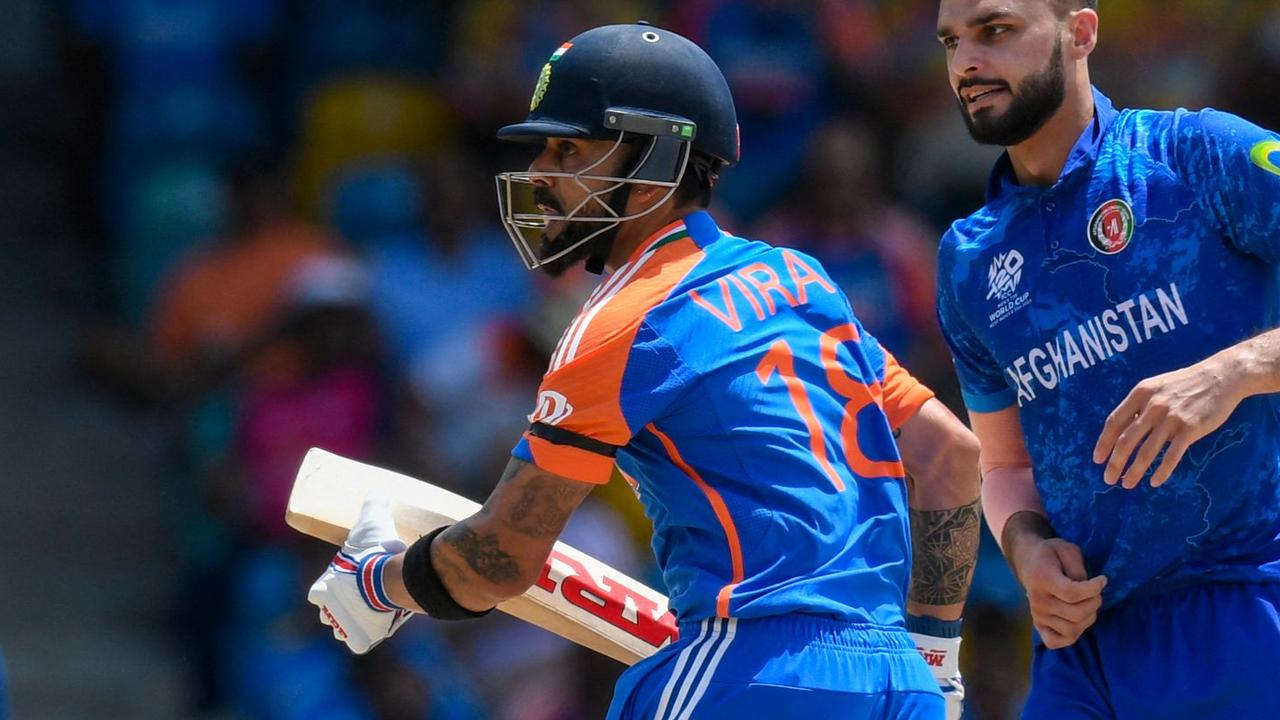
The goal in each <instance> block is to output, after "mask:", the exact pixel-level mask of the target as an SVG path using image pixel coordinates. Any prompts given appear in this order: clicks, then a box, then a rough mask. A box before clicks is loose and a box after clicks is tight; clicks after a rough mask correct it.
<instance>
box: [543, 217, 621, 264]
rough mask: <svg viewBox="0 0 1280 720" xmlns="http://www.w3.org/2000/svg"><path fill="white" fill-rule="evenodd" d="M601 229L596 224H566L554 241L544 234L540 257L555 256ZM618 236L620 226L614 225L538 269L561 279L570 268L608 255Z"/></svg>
mask: <svg viewBox="0 0 1280 720" xmlns="http://www.w3.org/2000/svg"><path fill="white" fill-rule="evenodd" d="M599 229H600V226H599V225H597V224H595V223H581V222H566V223H564V229H563V230H561V231H560V234H559V235H558V236H556V237H555V238H554V239H553V238H549V237H547V234H546V233H543V234H542V245H541V246H540V247H539V248H538V256H539V257H550V256H552V255H555V254H556V253H557V252H560V251H561V250H563V249H565V248H567V247H569V246H571V245H573V244H574V243H576V242H579V241H580V240H582V239H583V238H585V237H587V236H588V235H590V234H591V233H593V232H596V231H598V230H599ZM617 234H618V226H617V225H614V226H613V227H611V228H609V229H608V230H605V231H604V232H602V233H600V234H599V235H597V236H595V237H593V238H591V239H590V240H588V241H587V242H584V243H582V244H581V245H579V246H578V247H576V248H574V249H573V250H571V251H569V252H568V253H566V254H564V255H562V256H560V257H559V258H556V259H555V260H552V261H551V262H549V263H543V264H542V265H539V266H538V269H539V270H541V271H543V272H545V273H546V274H548V275H550V276H551V277H560V276H561V275H563V274H565V272H566V271H567V270H568V269H569V268H571V267H573V266H574V265H577V264H578V263H580V262H583V261H584V260H586V259H587V258H589V257H592V256H593V255H594V256H604V255H607V254H608V252H609V247H610V246H611V245H612V244H613V237H614V235H617Z"/></svg>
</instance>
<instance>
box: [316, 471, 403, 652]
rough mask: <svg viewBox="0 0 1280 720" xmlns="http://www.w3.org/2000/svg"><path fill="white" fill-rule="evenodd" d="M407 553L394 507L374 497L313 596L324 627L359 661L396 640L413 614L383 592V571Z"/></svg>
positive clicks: (384, 500) (319, 580)
mask: <svg viewBox="0 0 1280 720" xmlns="http://www.w3.org/2000/svg"><path fill="white" fill-rule="evenodd" d="M404 549H405V544H404V543H403V542H402V541H401V540H400V539H399V538H398V537H397V536H396V530H395V524H394V522H392V519H391V503H390V501H389V500H388V499H387V498H386V497H384V496H381V495H375V494H370V495H369V496H368V497H367V498H365V501H364V505H363V506H361V508H360V516H359V518H358V519H357V521H356V524H355V525H353V526H352V527H351V533H350V534H349V535H348V536H347V542H346V543H345V544H343V546H342V550H340V551H338V554H336V555H334V556H333V560H332V561H331V562H330V563H329V567H328V568H327V569H326V570H325V572H324V574H323V575H321V576H320V579H318V580H316V581H315V583H314V584H313V585H312V586H311V591H310V592H309V593H307V600H308V601H309V602H310V603H311V604H312V605H315V606H317V607H319V608H320V622H322V623H324V624H325V625H328V626H329V627H331V628H333V636H334V637H335V638H337V639H339V640H341V641H342V642H344V643H346V644H347V647H349V648H350V649H351V652H353V653H356V654H357V655H363V654H364V653H367V652H369V650H371V649H372V648H373V647H374V646H376V645H377V644H378V643H380V642H382V641H383V640H385V639H387V638H389V637H391V636H392V635H393V634H395V631H396V630H399V629H400V626H401V625H403V624H404V623H405V621H406V620H408V619H409V617H410V616H411V615H412V614H413V613H411V612H410V611H408V610H406V609H404V608H402V607H398V606H396V605H395V604H393V603H392V602H391V600H390V599H389V598H388V597H387V595H386V591H385V590H384V589H383V587H382V568H383V566H384V565H385V563H386V561H387V560H388V559H389V558H390V557H391V556H392V555H394V554H396V553H400V552H404Z"/></svg>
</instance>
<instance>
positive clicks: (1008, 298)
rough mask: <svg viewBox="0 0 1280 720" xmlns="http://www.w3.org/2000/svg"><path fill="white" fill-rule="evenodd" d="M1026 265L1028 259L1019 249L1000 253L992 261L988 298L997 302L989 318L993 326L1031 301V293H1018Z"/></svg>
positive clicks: (988, 274)
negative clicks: (1024, 257)
mask: <svg viewBox="0 0 1280 720" xmlns="http://www.w3.org/2000/svg"><path fill="white" fill-rule="evenodd" d="M1024 265H1026V260H1024V259H1023V257H1022V253H1020V252H1018V251H1017V250H1010V251H1009V252H1003V253H1000V254H999V255H996V256H995V258H994V259H993V260H992V261H991V267H990V268H989V269H988V270H987V299H988V300H995V301H996V303H997V304H996V309H995V310H994V311H992V312H991V314H990V315H989V316H988V318H987V319H988V320H990V321H991V326H992V327H995V326H996V325H998V324H999V323H1000V321H1002V320H1004V319H1005V318H1007V317H1009V316H1010V315H1012V314H1014V313H1015V312H1017V311H1018V310H1021V309H1022V308H1024V307H1026V306H1027V304H1028V303H1030V302H1031V293H1029V292H1024V293H1021V294H1019V293H1018V283H1020V282H1022V268H1023V266H1024Z"/></svg>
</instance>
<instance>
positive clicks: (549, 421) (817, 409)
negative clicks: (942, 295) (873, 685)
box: [514, 212, 932, 626]
mask: <svg viewBox="0 0 1280 720" xmlns="http://www.w3.org/2000/svg"><path fill="white" fill-rule="evenodd" d="M931 396H932V393H930V392H929V390H928V389H927V388H925V387H924V386H922V385H920V384H919V383H918V382H916V381H915V380H914V379H913V378H912V377H911V376H910V375H908V374H907V373H906V372H904V371H903V370H902V369H901V367H900V366H899V365H898V364H897V363H896V362H895V361H894V359H893V357H892V356H891V355H889V354H888V353H887V352H885V351H884V350H883V349H882V348H881V347H880V346H879V344H878V343H877V342H876V341H875V339H874V338H872V337H871V336H870V335H868V334H867V333H866V332H865V331H864V330H863V329H862V326H861V325H860V324H859V323H858V321H857V320H856V319H855V318H854V316H853V312H852V310H850V307H849V301H848V299H847V298H846V297H845V295H844V294H843V293H842V292H841V291H840V290H839V289H838V288H837V287H836V286H835V284H834V283H833V282H832V281H831V278H830V277H829V276H828V275H827V273H826V272H825V271H824V270H823V268H822V266H821V265H819V264H818V262H817V261H815V260H814V259H813V258H811V257H808V256H806V255H804V254H802V253H799V252H796V251H794V250H788V249H780V248H774V247H771V246H769V245H766V244H764V243H760V242H752V241H747V240H744V239H741V238H738V237H734V236H732V235H729V234H726V233H723V232H721V230H720V229H719V228H717V227H716V225H715V223H714V221H713V220H712V219H711V217H710V216H709V215H707V214H706V213H704V212H698V213H694V214H692V215H689V216H688V217H687V218H685V219H684V221H682V222H677V223H675V224H673V225H671V226H669V227H667V228H665V229H663V230H662V231H661V232H659V233H657V234H656V235H655V236H654V237H652V238H650V239H649V240H648V241H647V242H646V243H644V244H643V245H642V246H641V247H640V248H639V249H638V250H637V252H636V253H635V255H634V256H633V257H632V259H631V260H630V261H629V262H628V263H627V264H625V265H624V266H622V267H621V268H619V269H618V270H617V271H616V272H614V273H613V274H612V275H611V276H610V277H608V278H606V279H605V280H604V281H603V282H602V284H601V285H600V286H599V288H597V290H596V291H595V293H594V294H593V295H592V296H591V297H590V298H589V299H588V300H587V302H586V304H585V305H584V306H583V308H582V310H581V312H580V313H579V314H578V317H577V318H576V319H575V320H574V322H573V323H572V324H571V325H570V326H569V328H568V330H566V331H565V334H564V336H563V338H562V339H561V341H560V344H559V346H558V347H557V349H556V352H555V353H554V355H553V357H552V359H551V367H550V369H549V370H548V371H547V374H546V376H545V378H544V380H543V383H542V387H541V389H540V393H539V396H538V404H537V408H536V410H535V411H534V413H533V414H532V415H531V416H530V420H531V421H532V423H533V425H532V426H531V428H530V431H529V432H528V433H526V434H525V436H524V438H523V439H522V440H521V441H520V443H519V444H518V445H517V446H516V449H515V451H514V455H515V456H516V457H519V458H521V459H524V460H526V461H529V462H533V463H535V464H537V465H538V466H539V467H541V468H543V469H545V470H547V471H549V472H553V473H556V474H559V475H563V476H566V477H569V478H574V479H577V480H582V481H586V482H593V483H600V482H604V481H606V480H608V479H609V477H610V475H611V473H612V472H613V469H614V466H615V463H616V465H617V467H618V468H619V469H620V470H621V471H622V473H623V474H624V476H625V477H626V478H627V479H628V481H629V482H631V484H632V487H633V488H635V490H636V492H637V493H638V494H639V496H640V499H641V501H642V502H643V504H644V507H645V511H646V514H647V515H648V517H649V519H650V520H652V521H653V525H654V536H653V550H654V553H655V555H656V556H657V561H658V565H659V567H660V569H661V570H662V573H663V578H664V580H665V583H666V586H667V591H668V593H669V594H670V598H671V607H672V608H673V609H674V611H675V613H676V615H677V617H678V618H679V619H680V621H682V622H683V621H689V620H699V619H703V618H708V617H715V616H718V617H741V618H747V617H760V616H767V615H777V614H784V613H811V614H819V615H827V616H832V617H836V618H841V619H846V620H849V621H854V622H862V623H874V624H877V625H884V626H902V625H903V623H904V619H903V613H904V607H905V603H906V594H907V582H908V577H909V574H910V569H911V562H910V533H909V532H908V529H907V515H906V512H907V509H906V487H905V483H904V479H903V468H902V463H901V461H900V459H899V456H898V451H897V447H896V445H895V444H894V441H893V436H892V433H893V430H894V429H896V428H897V427H898V426H899V425H901V424H902V423H903V422H905V421H906V420H907V419H908V418H910V417H911V415H913V414H914V413H915V411H916V409H918V408H919V406H920V405H921V404H923V403H924V402H925V401H926V400H928V399H929V398H930V397H931Z"/></svg>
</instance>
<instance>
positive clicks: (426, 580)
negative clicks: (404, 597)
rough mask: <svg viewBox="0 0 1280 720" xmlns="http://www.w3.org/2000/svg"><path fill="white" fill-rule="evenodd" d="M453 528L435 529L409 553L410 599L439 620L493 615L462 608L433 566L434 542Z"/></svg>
mask: <svg viewBox="0 0 1280 720" xmlns="http://www.w3.org/2000/svg"><path fill="white" fill-rule="evenodd" d="M450 527H451V526H449V525H445V526H444V527H439V528H436V529H435V530H432V531H431V532H429V533H427V534H426V535H423V536H422V537H420V538H418V540H417V542H415V543H414V544H412V545H410V546H409V549H408V550H406V551H405V553H404V572H403V578H402V579H403V580H404V589H405V590H408V591H409V596H410V597H412V598H413V601H414V602H416V603H418V606H419V607H421V608H422V609H423V610H425V611H426V613H427V614H428V615H430V616H431V617H433V618H435V619H437V620H470V619H472V618H478V617H484V616H485V615H488V614H489V613H491V612H493V608H489V609H488V610H485V611H483V612H476V611H474V610H468V609H466V608H464V607H462V606H461V605H459V604H458V601H457V600H454V599H453V596H452V595H450V594H449V589H448V588H446V587H445V586H444V581H443V580H441V579H440V573H438V572H436V566H435V565H433V564H432V563H431V541H432V540H435V539H436V536H437V535H439V534H440V533H442V532H444V531H445V530H447V529H449V528H450Z"/></svg>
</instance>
